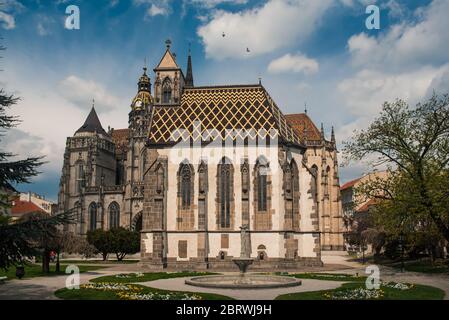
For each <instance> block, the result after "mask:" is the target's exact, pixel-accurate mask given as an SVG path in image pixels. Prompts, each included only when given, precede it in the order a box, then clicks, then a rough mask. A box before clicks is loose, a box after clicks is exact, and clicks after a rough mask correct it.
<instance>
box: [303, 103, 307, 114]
mask: <svg viewBox="0 0 449 320" xmlns="http://www.w3.org/2000/svg"><path fill="white" fill-rule="evenodd" d="M304 113H305V114H307V102H304Z"/></svg>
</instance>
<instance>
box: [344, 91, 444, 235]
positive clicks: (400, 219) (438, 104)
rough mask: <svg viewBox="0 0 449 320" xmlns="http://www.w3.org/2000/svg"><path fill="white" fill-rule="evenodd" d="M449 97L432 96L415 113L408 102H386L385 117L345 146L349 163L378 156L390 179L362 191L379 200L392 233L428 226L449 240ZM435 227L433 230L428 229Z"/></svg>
mask: <svg viewBox="0 0 449 320" xmlns="http://www.w3.org/2000/svg"><path fill="white" fill-rule="evenodd" d="M448 104H449V95H442V96H438V95H435V94H434V95H433V96H432V97H431V98H430V99H429V100H428V101H426V102H424V103H419V104H417V105H416V107H415V108H410V107H409V106H408V105H407V104H406V103H405V102H404V101H402V100H396V101H395V102H393V103H388V102H386V103H384V105H383V108H382V111H381V113H380V116H379V117H378V118H377V119H375V120H374V121H373V123H372V124H371V125H370V126H369V127H368V128H367V129H365V130H360V131H356V132H355V135H354V137H353V138H352V140H350V141H349V142H346V143H344V153H345V156H346V159H347V160H348V161H360V160H362V159H367V158H371V157H375V160H374V161H371V164H372V165H373V166H379V165H386V166H387V168H388V169H387V170H388V176H389V178H388V179H372V180H369V181H367V182H366V183H364V185H363V186H361V187H360V189H361V192H362V193H363V195H364V196H365V197H367V198H371V199H377V202H378V205H376V209H375V210H376V212H377V214H379V215H382V216H383V217H384V218H385V219H386V220H384V221H383V222H381V223H382V224H383V225H384V226H385V227H386V229H388V230H390V231H391V232H392V234H398V233H399V232H409V233H413V232H416V231H417V230H419V228H422V223H423V221H425V222H426V224H427V227H426V228H429V230H430V229H432V228H433V230H435V231H437V232H438V233H439V234H440V235H441V237H443V238H444V239H445V240H446V241H449V209H448V208H449V167H448V166H449V107H448ZM429 224H430V225H429Z"/></svg>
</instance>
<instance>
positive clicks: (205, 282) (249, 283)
mask: <svg viewBox="0 0 449 320" xmlns="http://www.w3.org/2000/svg"><path fill="white" fill-rule="evenodd" d="M185 283H186V284H188V285H191V286H196V287H204V288H221V289H272V288H285V287H296V286H299V285H301V280H299V279H296V278H293V277H283V276H272V275H255V274H245V275H243V276H242V275H214V276H202V277H195V278H191V279H188V280H186V281H185Z"/></svg>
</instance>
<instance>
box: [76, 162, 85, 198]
mask: <svg viewBox="0 0 449 320" xmlns="http://www.w3.org/2000/svg"><path fill="white" fill-rule="evenodd" d="M83 186H84V165H83V163H82V162H77V163H76V187H75V188H76V190H75V192H76V193H80V192H81V190H82V188H83Z"/></svg>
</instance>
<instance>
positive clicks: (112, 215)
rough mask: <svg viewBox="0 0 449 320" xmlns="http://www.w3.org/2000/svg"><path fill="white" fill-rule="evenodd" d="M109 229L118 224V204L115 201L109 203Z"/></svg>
mask: <svg viewBox="0 0 449 320" xmlns="http://www.w3.org/2000/svg"><path fill="white" fill-rule="evenodd" d="M108 211H109V229H114V228H118V227H119V226H120V206H119V205H118V203H117V202H113V203H111V204H110V205H109V210H108Z"/></svg>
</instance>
